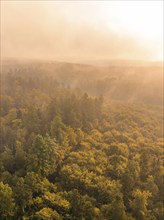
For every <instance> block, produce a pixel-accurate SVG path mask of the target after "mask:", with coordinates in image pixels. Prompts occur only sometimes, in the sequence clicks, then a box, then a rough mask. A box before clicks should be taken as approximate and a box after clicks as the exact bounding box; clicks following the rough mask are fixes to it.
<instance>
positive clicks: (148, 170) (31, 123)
mask: <svg viewBox="0 0 164 220" xmlns="http://www.w3.org/2000/svg"><path fill="white" fill-rule="evenodd" d="M162 77H163V70H162V66H160V65H157V64H149V65H143V66H142V65H141V66H140V65H138V66H137V65H136V66H135V65H129V66H127V65H122V64H121V65H120V66H118V65H114V66H113V65H111V64H110V65H107V66H96V65H89V64H88V65H86V64H85V65H83V64H75V63H64V62H46V61H45V62H36V61H35V62H34V61H27V62H18V61H6V62H3V66H2V74H1V116H0V117H1V132H0V220H163V219H164V208H163V196H164V194H163V173H164V172H163V147H164V134H163V131H164V130H163V93H162V91H163V83H162V82H163V78H162Z"/></svg>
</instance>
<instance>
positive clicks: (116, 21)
mask: <svg viewBox="0 0 164 220" xmlns="http://www.w3.org/2000/svg"><path fill="white" fill-rule="evenodd" d="M128 2H129V1H127V2H126V1H124V4H123V3H121V2H119V1H117V2H116V3H115V5H114V3H113V2H112V1H111V2H108V3H107V2H96V1H95V2H94V1H93V2H85V1H84V2H83V1H79V2H73V1H72V2H71V1H61V2H59V1H2V3H1V4H2V5H1V6H2V7H1V12H2V15H1V53H2V57H5V58H6V57H7V58H9V57H10V58H30V59H48V60H49V59H50V60H65V61H84V60H98V59H101V60H102V59H139V60H159V59H162V57H163V52H162V43H163V41H162V40H161V39H162V38H163V36H162V29H163V26H162V22H163V21H162V16H163V9H161V7H162V4H163V2H162V1H159V2H157V3H156V4H155V5H153V3H151V2H153V1H147V3H146V1H145V2H144V3H143V4H142V3H141V2H140V3H137V4H138V5H137V4H136V3H133V4H132V3H128ZM135 4H136V5H135ZM139 4H140V5H139ZM121 5H122V6H121ZM120 6H121V7H122V8H121V9H120ZM127 6H128V7H127ZM154 6H155V7H154ZM145 9H146V10H145ZM152 10H153V13H154V17H153V19H154V23H153V22H152V14H151V12H152ZM144 13H145V14H144ZM126 14H127V15H128V16H129V17H128V19H127V20H126V19H125V18H126V17H125V15H126ZM156 15H157V16H156ZM121 16H122V17H121ZM137 16H138V17H137ZM144 16H145V17H146V19H143V18H144ZM121 20H123V21H124V20H125V21H126V22H123V23H121ZM130 20H131V21H132V24H130V23H128V22H129V21H130ZM127 21H128V22H127ZM135 27H136V28H135ZM137 27H139V28H138V29H137ZM153 28H154V29H153ZM153 30H154V31H153ZM154 32H155V34H154Z"/></svg>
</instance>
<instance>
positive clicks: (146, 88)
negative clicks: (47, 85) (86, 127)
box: [2, 60, 164, 105]
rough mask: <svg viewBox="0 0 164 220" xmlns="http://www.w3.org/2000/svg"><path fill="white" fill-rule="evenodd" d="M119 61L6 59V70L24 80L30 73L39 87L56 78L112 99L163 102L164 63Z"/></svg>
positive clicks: (70, 85)
mask: <svg viewBox="0 0 164 220" xmlns="http://www.w3.org/2000/svg"><path fill="white" fill-rule="evenodd" d="M97 63H98V62H97ZM115 63H116V61H115ZM115 63H114V64H113V65H112V62H109V64H108V62H107V63H106V62H105V64H104V66H91V65H84V64H76V63H64V62H45V61H44V62H42V61H37V62H36V61H30V60H25V61H19V60H18V61H17V60H15V61H13V60H5V61H4V62H3V65H2V70H3V73H8V74H9V75H12V73H13V74H16V76H17V77H19V79H18V80H20V82H21V80H22V81H23V79H21V77H22V75H23V77H24V76H27V77H28V78H29V79H30V80H31V83H33V86H34V87H35V88H37V85H36V84H37V83H39V80H43V79H44V80H45V81H53V80H54V81H55V80H56V81H58V82H59V83H61V84H62V85H64V86H65V87H70V88H73V89H75V88H78V89H80V90H82V91H83V92H87V93H88V94H89V95H91V96H99V95H103V96H104V97H106V98H110V100H111V99H113V100H119V101H126V102H127V101H128V102H131V103H133V102H134V103H136V102H138V103H140V104H150V105H154V104H155V105H162V104H163V80H164V79H163V65H162V64H160V63H155V62H154V63H153V62H150V63H144V62H139V63H138V62H130V61H129V62H128V61H127V62H125V63H124V62H119V61H118V62H117V63H116V64H117V65H116V64H115ZM128 63H129V65H128ZM29 83H30V82H29ZM34 84H35V85H34Z"/></svg>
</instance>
